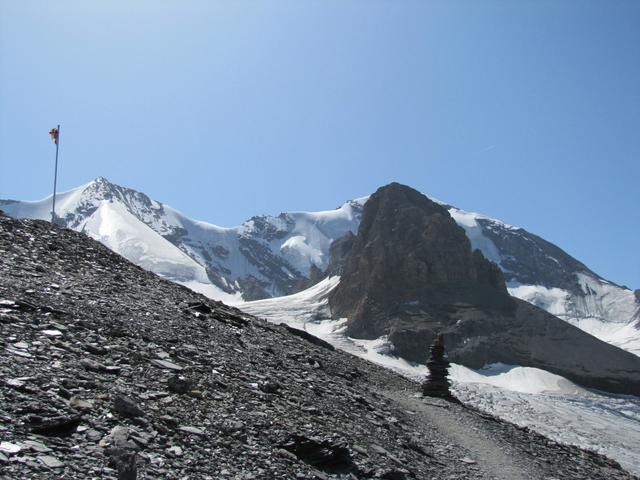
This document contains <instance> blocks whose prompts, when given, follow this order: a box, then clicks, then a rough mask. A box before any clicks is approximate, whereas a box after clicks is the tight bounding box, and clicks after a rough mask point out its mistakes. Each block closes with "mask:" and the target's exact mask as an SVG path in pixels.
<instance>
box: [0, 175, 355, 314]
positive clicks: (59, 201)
mask: <svg viewBox="0 0 640 480" xmlns="http://www.w3.org/2000/svg"><path fill="white" fill-rule="evenodd" d="M365 201H366V198H364V199H358V200H353V201H349V202H346V203H345V204H344V205H342V206H341V207H340V208H338V209H336V210H332V211H327V212H289V213H282V214H280V215H278V216H277V217H274V216H270V215H261V216H255V217H252V218H250V219H249V220H247V221H246V222H244V223H243V224H242V225H240V226H237V227H233V228H223V227H218V226H216V225H213V224H210V223H206V222H200V221H196V220H192V219H190V218H189V217H186V216H185V215H183V214H181V213H180V212H178V211H177V210H175V209H173V208H171V207H170V206H168V205H164V204H162V203H160V202H157V201H155V200H151V199H150V198H149V197H148V196H146V195H145V194H143V193H140V192H137V191H135V190H131V189H128V188H123V187H120V186H118V185H114V184H112V183H110V182H109V181H108V180H106V179H105V178H103V177H98V178H97V179H96V180H94V181H92V182H90V183H88V184H86V185H83V186H81V187H78V188H75V189H73V190H70V191H68V192H64V193H60V194H58V195H57V196H56V213H57V214H58V217H60V222H61V223H63V224H64V225H66V226H67V227H68V228H71V229H74V230H78V231H84V232H85V233H87V234H88V235H90V236H91V237H93V238H95V239H97V240H99V241H101V242H102V243H104V244H105V245H107V246H108V247H109V248H111V249H113V250H114V251H116V252H118V253H119V254H121V255H122V256H124V257H126V258H127V259H129V260H131V261H132V262H134V263H136V264H137V265H140V266H141V267H143V268H146V269H148V270H151V271H153V272H155V273H157V274H159V275H161V276H163V277H165V278H167V279H169V280H172V281H175V282H178V283H182V284H184V285H186V286H188V287H190V288H193V289H194V290H197V291H199V292H201V293H204V294H205V295H208V296H209V297H212V298H214V299H217V300H222V301H225V302H229V303H238V302H241V301H243V300H254V299H259V298H269V297H273V296H279V295H285V294H288V293H292V292H294V291H297V290H300V289H302V288H304V287H306V286H308V284H309V283H308V282H309V277H310V276H312V271H313V270H314V269H315V270H316V271H317V272H320V271H323V270H325V269H326V267H327V264H328V261H329V255H328V252H329V246H330V245H331V242H332V241H333V240H335V239H336V238H339V237H341V236H342V235H344V234H345V233H346V232H347V231H352V232H355V231H356V230H357V228H358V222H359V218H360V217H359V215H360V211H361V210H362V205H363V204H364V202H365ZM0 209H2V210H4V211H5V212H6V213H7V214H8V215H11V216H14V217H22V218H38V219H43V220H49V219H50V218H51V213H50V212H51V196H49V197H47V198H45V199H43V200H40V201H35V202H19V201H13V200H0ZM314 267H315V268H314Z"/></svg>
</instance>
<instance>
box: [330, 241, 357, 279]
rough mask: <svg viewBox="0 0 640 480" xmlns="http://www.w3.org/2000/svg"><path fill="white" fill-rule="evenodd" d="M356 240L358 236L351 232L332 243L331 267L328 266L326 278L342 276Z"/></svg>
mask: <svg viewBox="0 0 640 480" xmlns="http://www.w3.org/2000/svg"><path fill="white" fill-rule="evenodd" d="M355 239H356V236H355V235H354V234H353V233H352V232H351V231H349V232H347V233H346V234H345V235H343V236H342V237H340V238H338V239H337V240H334V241H333V242H332V243H331V247H330V248H329V265H328V266H327V271H326V275H325V276H329V277H331V276H333V275H342V271H343V269H344V266H345V264H346V263H347V260H348V259H349V254H350V253H351V249H352V248H353V242H354V241H355Z"/></svg>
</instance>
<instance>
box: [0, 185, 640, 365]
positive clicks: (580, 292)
mask: <svg viewBox="0 0 640 480" xmlns="http://www.w3.org/2000/svg"><path fill="white" fill-rule="evenodd" d="M367 198H368V197H363V198H359V199H356V200H353V201H349V202H346V203H345V204H344V205H342V206H341V207H340V208H338V209H336V210H331V211H325V212H289V213H282V214H280V215H278V216H270V215H262V216H255V217H252V218H251V219H249V220H248V221H247V222H245V223H243V224H242V225H240V226H238V227H233V228H223V227H218V226H216V225H212V224H209V223H206V222H199V221H195V220H192V219H190V218H188V217H186V216H185V215H183V214H181V213H180V212H178V211H176V210H175V209H173V208H171V207H169V206H167V205H164V204H162V203H160V202H157V201H154V200H151V199H150V198H149V197H147V196H146V195H144V194H143V193H140V192H136V191H135V190H131V189H128V188H123V187H120V186H118V185H114V184H112V183H110V182H108V181H107V180H106V179H104V178H102V177H99V178H97V179H96V180H94V181H92V182H90V183H88V184H87V185H84V186H81V187H78V188H76V189H74V190H71V191H69V192H65V193H60V194H58V196H57V200H56V206H57V210H58V214H59V215H60V217H62V222H63V223H64V224H65V225H66V226H67V227H69V228H72V229H75V230H79V231H85V232H86V233H87V234H89V235H90V236H92V237H94V238H98V239H102V241H104V242H105V243H108V244H109V246H110V248H112V249H113V250H114V251H116V252H118V253H121V254H123V255H124V256H125V257H127V258H129V259H130V260H132V261H134V262H136V263H140V264H143V263H142V262H144V265H145V268H149V269H150V270H151V271H153V272H156V273H158V274H160V275H162V276H164V277H165V278H168V279H170V280H174V281H177V282H180V283H182V284H184V285H188V286H189V287H191V288H193V289H195V290H197V291H199V292H202V293H204V294H206V295H208V296H210V297H211V298H215V299H219V300H223V301H225V302H228V303H238V302H240V301H242V300H245V301H246V300H255V299H261V298H269V297H273V296H279V295H286V294H290V293H293V292H295V291H298V290H300V289H302V288H305V287H307V286H309V285H310V284H313V283H315V281H317V280H319V279H320V278H321V277H322V274H321V273H320V272H323V271H325V270H326V269H327V267H329V265H328V261H329V258H330V252H329V249H330V245H331V243H332V242H333V241H334V240H337V239H340V238H341V237H343V236H344V235H345V234H347V233H348V232H351V233H355V232H356V231H357V229H358V225H359V222H360V217H361V212H362V206H363V205H364V203H365V202H366V200H367ZM50 204H51V197H48V198H46V199H43V200H41V201H38V202H21V201H7V200H5V201H2V200H0V209H2V210H4V211H5V212H7V213H8V214H9V215H11V216H14V217H20V218H38V219H49V218H50ZM103 204H108V205H110V207H105V208H106V209H107V210H108V211H109V215H107V212H106V211H105V210H104V209H102V210H101V208H100V207H101V206H102V205H103ZM116 205H119V206H116ZM443 205H445V206H446V208H447V209H448V210H449V213H450V214H451V215H452V216H453V218H454V219H455V220H456V222H457V223H458V225H460V226H461V227H463V228H464V229H465V232H466V234H467V237H468V238H469V240H470V242H471V245H472V247H473V248H478V249H479V250H480V251H482V253H483V254H484V256H485V257H486V258H488V259H489V260H491V261H493V262H495V263H496V264H497V265H498V266H499V267H500V269H501V270H502V272H503V275H504V276H505V279H506V280H507V286H508V288H509V293H511V294H512V295H514V296H516V297H518V298H522V299H523V300H526V301H528V302H530V303H533V304H534V305H537V306H539V307H541V308H543V309H545V310H547V311H549V312H550V313H552V314H554V315H556V316H558V317H560V318H562V319H563V320H565V321H567V322H569V323H571V324H573V325H576V326H578V327H579V328H581V329H583V330H585V331H587V332H589V333H591V334H592V335H595V336H597V337H598V338H601V339H603V340H605V341H607V342H610V343H612V344H614V345H617V346H620V347H621V348H624V349H626V350H629V351H632V352H635V353H636V354H640V297H637V296H635V295H634V292H632V291H631V290H629V289H627V288H623V287H620V286H618V285H615V284H614V283H611V282H608V281H607V280H604V279H602V278H601V277H600V276H598V275H597V274H596V273H594V272H592V271H591V270H589V269H588V268H587V267H586V266H584V265H583V264H582V263H580V262H579V261H577V260H575V259H573V258H572V257H570V256H569V255H567V254H566V253H565V252H563V251H562V250H561V249H560V248H558V247H556V246H555V245H553V244H551V243H549V242H546V241H545V240H543V239H541V238H540V237H538V236H536V235H534V234H531V233H529V232H527V231H526V230H524V229H521V228H517V227H513V226H510V225H507V224H504V223H503V222H500V221H499V220H495V219H491V218H488V217H485V216H483V215H479V214H475V213H469V212H465V211H463V210H460V209H458V208H455V207H452V206H450V205H446V204H443ZM112 210H115V211H112ZM125 212H126V213H125ZM103 214H104V215H106V216H107V218H112V219H114V217H126V218H123V219H122V221H117V222H116V221H115V220H114V221H111V222H110V223H109V225H110V226H109V227H107V226H104V227H100V223H101V220H100V219H101V218H102V216H103ZM123 231H124V232H127V233H122V232H123ZM133 237H139V238H140V244H139V245H138V247H141V248H137V247H136V248H132V244H135V241H134V240H133ZM150 237H156V238H155V240H151V238H150ZM167 242H168V243H167ZM145 244H147V245H149V249H148V250H146V251H145V249H144V248H142V246H143V245H145ZM152 244H153V245H156V246H159V245H164V247H162V248H160V249H159V250H160V251H158V249H156V248H151V245H152ZM169 244H170V245H171V246H172V247H173V248H169ZM181 255H182V256H181ZM153 257H155V260H154V258H153ZM187 257H188V258H187ZM196 264H197V265H198V266H196ZM189 272H191V273H189ZM331 273H336V272H331Z"/></svg>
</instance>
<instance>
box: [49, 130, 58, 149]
mask: <svg viewBox="0 0 640 480" xmlns="http://www.w3.org/2000/svg"><path fill="white" fill-rule="evenodd" d="M49 135H51V140H53V143H55V144H56V145H57V144H58V129H57V128H52V129H51V130H50V131H49Z"/></svg>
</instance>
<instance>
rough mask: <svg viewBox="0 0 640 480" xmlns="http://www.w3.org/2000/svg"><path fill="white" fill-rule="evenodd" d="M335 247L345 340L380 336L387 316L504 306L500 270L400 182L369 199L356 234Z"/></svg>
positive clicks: (335, 304) (337, 310)
mask: <svg viewBox="0 0 640 480" xmlns="http://www.w3.org/2000/svg"><path fill="white" fill-rule="evenodd" d="M345 243H346V245H344V244H343V245H340V244H338V245H337V246H336V247H334V248H332V253H334V254H335V255H336V256H337V257H340V256H341V255H340V254H342V256H343V255H344V253H345V252H344V250H345V249H344V247H345V246H348V244H349V243H352V246H351V248H350V253H349V255H348V259H346V261H345V260H344V259H342V260H340V259H338V258H334V257H333V256H332V262H334V263H342V264H344V266H343V267H342V269H341V270H342V272H341V278H342V280H341V282H340V285H339V286H338V288H337V289H336V291H335V292H334V293H333V294H332V296H331V298H330V304H331V309H332V312H333V313H334V315H338V316H346V317H348V318H349V319H350V321H349V334H351V335H356V336H364V337H367V338H372V337H378V336H380V335H383V334H385V333H388V331H386V330H387V329H386V327H385V324H387V322H388V319H389V318H390V317H395V316H398V315H399V316H401V317H402V316H405V315H411V310H415V309H416V308H418V309H424V308H427V307H429V308H433V307H434V306H437V305H440V306H444V305H451V304H469V305H474V306H481V307H487V308H501V309H504V308H509V307H510V306H511V300H510V297H509V295H508V293H507V290H506V287H505V284H504V280H503V278H502V274H501V272H500V270H499V269H498V267H497V266H496V265H494V264H493V263H491V262H489V261H488V260H486V259H485V258H484V257H483V255H482V254H481V253H480V251H478V250H476V251H472V249H471V244H470V243H469V240H468V238H467V236H466V235H465V233H464V230H463V229H462V228H461V227H459V226H458V225H457V224H456V222H455V221H454V220H453V218H451V216H450V214H449V212H448V211H447V209H446V208H445V207H443V206H441V205H439V204H437V203H435V202H433V201H432V200H430V199H429V198H427V197H426V196H424V195H423V194H421V193H420V192H418V191H416V190H414V189H412V188H410V187H407V186H404V185H400V184H398V183H391V184H389V185H387V186H384V187H381V188H380V189H378V190H377V191H376V192H375V193H374V194H373V195H372V196H371V197H370V198H369V200H368V201H367V203H366V204H365V206H364V210H363V213H362V221H361V223H360V228H359V229H358V234H357V235H356V236H355V238H354V239H352V240H346V241H345Z"/></svg>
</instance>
